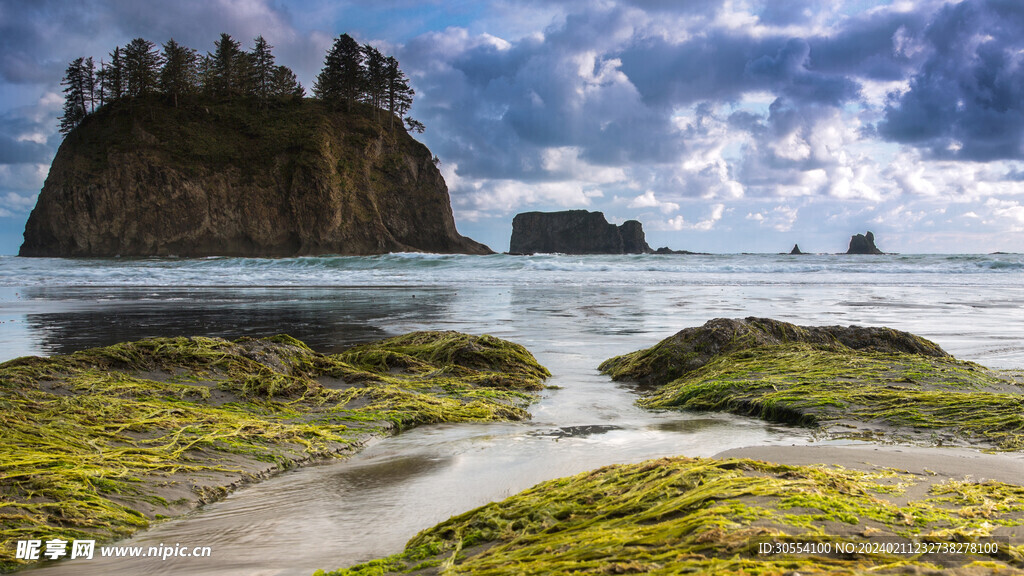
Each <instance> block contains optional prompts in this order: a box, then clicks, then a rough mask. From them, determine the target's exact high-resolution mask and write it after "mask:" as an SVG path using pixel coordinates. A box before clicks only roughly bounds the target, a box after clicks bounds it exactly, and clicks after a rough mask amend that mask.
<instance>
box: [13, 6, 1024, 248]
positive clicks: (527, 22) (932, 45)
mask: <svg viewBox="0 0 1024 576" xmlns="http://www.w3.org/2000/svg"><path fill="white" fill-rule="evenodd" d="M222 32H226V33H228V34H231V35H232V36H233V37H235V38H236V39H238V40H240V41H242V44H243V47H245V48H247V49H250V48H251V47H252V39H253V38H255V37H256V36H257V35H259V34H262V35H263V36H264V37H265V38H266V39H267V40H268V41H269V42H270V44H271V45H273V46H274V54H275V55H276V57H277V61H278V63H280V64H285V65H287V66H289V67H291V68H292V69H293V70H295V72H296V73H297V75H298V77H299V80H300V81H301V82H302V83H303V85H305V86H306V87H307V89H308V88H309V87H311V86H312V84H313V79H314V78H315V76H316V74H317V73H318V72H319V70H320V68H321V67H322V65H323V58H324V54H325V53H326V51H327V49H328V48H329V46H330V44H331V43H332V41H333V39H334V38H335V37H337V36H338V35H339V34H341V33H348V34H350V35H351V36H353V37H354V38H356V39H357V40H358V41H359V42H361V43H371V44H373V45H374V46H376V47H377V48H379V49H380V50H381V51H382V52H384V53H385V54H390V55H394V56H395V57H396V58H398V60H399V62H400V63H401V66H402V69H403V70H404V71H405V72H406V74H407V75H408V76H409V77H410V79H411V81H412V85H413V87H414V89H415V90H416V100H415V103H414V105H413V108H412V110H411V112H410V114H411V115H412V116H413V117H415V118H417V119H418V120H420V121H422V122H423V123H424V124H425V125H426V128H427V129H426V132H424V133H423V134H417V135H415V136H416V138H417V139H419V140H421V141H422V142H423V143H424V144H426V145H427V146H428V147H429V148H430V149H431V151H432V152H433V153H434V154H435V155H436V156H437V157H438V158H439V159H440V168H441V171H442V173H443V175H444V177H445V180H446V182H447V184H448V188H449V192H450V194H451V198H452V207H453V211H454V213H455V219H456V224H457V225H458V228H459V231H460V232H461V233H462V234H464V235H467V236H470V237H472V238H474V239H476V240H478V241H481V242H484V243H486V244H488V245H490V246H491V247H492V248H493V249H495V250H498V251H503V250H507V249H508V241H509V237H510V234H511V223H512V218H513V216H514V215H515V214H516V213H518V212H525V211H532V210H542V211H554V210H568V209H587V210H596V211H601V212H603V213H604V214H605V216H606V217H607V218H608V220H609V221H611V222H615V223H622V222H624V221H626V220H630V219H635V220H639V221H640V222H642V223H643V226H644V230H645V232H646V234H647V239H648V242H649V243H650V244H651V246H652V247H660V246H669V247H671V248H674V249H685V250H692V251H703V252H716V253H734V252H783V251H785V252H788V251H789V250H790V248H792V246H793V244H795V243H799V245H800V248H801V249H802V250H803V251H805V252H843V251H845V250H846V247H847V245H848V243H849V238H850V236H851V235H853V234H856V233H863V232H865V231H867V230H871V231H873V232H874V234H875V238H876V242H877V244H878V246H879V248H881V249H882V250H884V251H889V252H901V253H988V252H993V251H1007V252H1024V2H1020V1H1019V0H964V1H961V2H955V1H932V0H891V1H873V0H843V1H835V0H688V1H686V2H676V1H672V0H579V1H577V0H521V1H510V0H489V1H479V2H477V1H468V0H460V1H451V0H446V1H442V0H434V1H430V0H428V1H414V0H372V1H364V0H342V1H337V0H330V1H328V0H312V1H309V0H178V1H175V2H161V3H155V2H139V1H138V0H78V1H75V2H71V1H64V0H0V254H13V253H16V252H17V249H18V246H20V244H21V241H22V233H23V232H24V226H25V221H26V219H27V218H28V214H29V212H30V211H31V209H32V207H33V206H34V205H35V200H36V196H37V195H38V193H39V190H40V189H41V188H42V185H43V182H44V180H45V178H46V175H47V172H48V170H49V165H50V162H51V160H52V159H53V156H54V154H55V153H56V150H57V147H58V146H59V145H60V142H61V135H60V134H59V133H58V131H57V118H58V116H59V115H60V112H61V106H62V102H63V100H62V93H61V86H60V80H61V77H62V76H63V73H64V69H65V68H66V66H67V64H68V62H70V61H71V60H73V59H74V58H77V57H80V56H92V57H94V58H95V59H96V60H97V61H99V60H100V59H101V58H106V55H107V54H108V53H109V52H110V51H112V50H113V48H114V47H115V46H118V45H124V44H126V43H128V42H129V41H131V39H133V38H136V37H140V36H141V37H144V38H146V39H148V40H151V41H153V42H156V43H157V44H163V43H164V42H166V41H167V40H168V39H170V38H174V39H175V40H176V41H178V42H179V43H182V44H185V45H188V46H191V47H193V48H196V49H199V50H200V51H202V52H208V51H212V50H213V42H214V40H216V39H217V38H218V37H219V35H220V33H222Z"/></svg>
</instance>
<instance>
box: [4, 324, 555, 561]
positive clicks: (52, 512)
mask: <svg viewBox="0 0 1024 576" xmlns="http://www.w3.org/2000/svg"><path fill="white" fill-rule="evenodd" d="M547 376H548V371H547V370H546V369H545V368H544V367H543V366H541V365H540V364H538V363H537V361H536V360H535V359H534V358H533V356H532V355H531V354H530V353H529V352H528V351H527V350H526V349H525V348H523V347H522V346H519V345H517V344H514V343H511V342H507V341H505V340H501V339H498V338H494V337H491V336H471V335H467V334H461V333H457V332H415V333H412V334H407V335H405V336H399V337H396V338H391V339H387V340H383V341H379V342H373V343H369V344H365V345H362V346H358V347H355V348H353V349H350V350H347V351H345V352H342V353H340V354H336V355H324V354H318V353H316V352H314V351H313V350H311V349H309V347H307V346H306V345H305V344H303V343H302V342H300V341H298V340H296V339H294V338H292V337H290V336H285V335H280V336H273V337H270V338H261V339H253V338H242V339H239V340H235V341H228V340H224V339H220V338H198V337H197V338H154V339H148V340H141V341H138V342H127V343H122V344H116V345H113V346H108V347H104V348H95V349H90V350H84V351H81V352H76V353H74V354H69V355H64V356H54V357H51V358H39V357H25V358H19V359H16V360H12V361H9V362H6V363H3V364H0V421H3V423H4V425H3V426H2V427H0V462H2V463H3V475H2V476H0V495H2V498H3V500H2V502H0V553H2V555H0V558H2V559H3V560H0V569H3V568H10V567H13V566H14V564H13V563H12V562H11V560H10V559H12V558H13V557H14V546H15V542H16V541H17V540H19V539H29V538H40V537H43V536H45V537H46V538H48V539H49V538H55V537H60V538H64V539H66V540H70V539H75V538H79V539H81V538H87V539H99V540H109V539H111V538H114V537H118V536H123V535H127V534H129V533H131V532H133V531H135V530H138V529H140V528H144V527H146V526H147V525H148V524H149V522H150V521H151V520H152V519H153V518H155V517H157V516H170V515H174V514H179V513H182V512H185V511H187V510H188V509H190V508H192V507H194V506H195V505H197V504H200V503H203V502H206V501H209V500H212V499H216V498H219V497H222V496H223V495H225V494H226V493H227V492H228V491H229V490H230V488H231V487H233V486H236V485H238V484H239V483H240V482H244V481H248V480H252V479H255V478H259V477H262V476H264V475H266V474H268V473H271V472H273V471H275V470H279V469H284V468H288V467H291V466H294V465H295V464H296V463H298V462H303V461H307V460H310V459H313V458H322V457H329V456H336V455H343V454H348V453H351V452H352V451H353V450H354V449H356V448H358V447H359V446H361V445H362V443H363V442H364V441H365V439H366V438H368V437H369V436H371V435H377V434H382V433H387V432H388V431H396V430H401V429H405V428H409V427H412V426H416V425H419V424H426V423H435V422H465V421H488V420H519V419H523V418H527V417H529V414H528V413H527V412H526V410H525V407H526V406H528V405H529V404H530V403H531V402H532V401H533V400H534V398H535V397H534V395H532V394H531V393H530V392H531V391H534V390H537V389H539V388H540V387H541V382H542V381H543V379H544V378H546V377H547Z"/></svg>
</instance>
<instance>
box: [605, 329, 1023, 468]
mask: <svg viewBox="0 0 1024 576" xmlns="http://www.w3.org/2000/svg"><path fill="white" fill-rule="evenodd" d="M600 369H601V370H602V371H603V372H605V373H607V374H610V375H611V376H612V378H613V379H615V380H623V379H626V380H634V381H638V382H641V383H643V384H647V385H651V386H654V387H655V389H654V391H653V392H651V393H650V394H649V395H647V396H646V397H644V398H642V399H641V400H640V404H641V405H642V406H645V407H648V408H677V409H690V410H722V411H729V412H734V413H738V414H745V415H753V416H758V417H760V418H764V419H766V420H772V421H780V422H787V423H794V424H805V425H817V426H820V427H821V429H822V430H823V431H825V432H826V433H827V434H829V435H832V436H837V437H864V436H871V437H877V436H882V437H886V438H892V439H909V440H921V441H927V442H930V443H937V444H949V443H953V444H958V443H959V444H970V445H978V444H983V445H985V446H987V447H995V448H999V449H1003V450H1020V449H1024V387H1022V386H1021V383H1020V381H1019V379H1018V378H1014V377H1012V376H1011V375H1010V374H1009V373H999V372H996V371H992V370H988V369H986V368H984V367H982V366H979V365H978V364H974V363H971V362H964V361H960V360H956V359H955V358H953V357H951V356H949V355H948V354H946V353H945V352H944V351H943V350H942V349H941V348H940V347H939V346H937V345H936V344H934V343H932V342H930V341H928V340H925V339H923V338H920V337H918V336H914V335H913V334H909V333H906V332H900V331H898V330H892V329H888V328H861V327H856V326H851V327H839V326H827V327H801V326H795V325H793V324H788V323H785V322H779V321H776V320H769V319H762V318H747V319H745V320H726V319H717V320H711V321H709V322H708V323H706V324H705V325H704V326H702V327H699V328H688V329H686V330H683V331H681V332H679V333H678V334H676V335H675V336H672V337H670V338H668V339H666V340H663V341H662V342H660V343H659V344H657V345H655V346H653V347H651V348H648V349H646V350H640V351H637V352H633V353H631V354H626V355H623V356H618V357H615V358H611V359H609V360H606V361H605V362H604V363H602V364H601V367H600Z"/></svg>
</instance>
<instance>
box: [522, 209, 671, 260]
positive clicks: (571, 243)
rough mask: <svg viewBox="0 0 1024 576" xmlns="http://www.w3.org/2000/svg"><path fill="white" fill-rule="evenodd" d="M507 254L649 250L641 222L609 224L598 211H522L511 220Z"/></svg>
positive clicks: (630, 252) (648, 252) (617, 252)
mask: <svg viewBox="0 0 1024 576" xmlns="http://www.w3.org/2000/svg"><path fill="white" fill-rule="evenodd" d="M508 251H509V253H510V254H536V253H538V252H540V253H555V252H558V253H562V254H650V253H652V252H653V250H651V247H650V246H648V245H647V241H646V239H645V238H644V229H643V226H642V225H641V224H640V223H639V222H637V221H636V220H627V221H626V222H623V223H622V225H621V226H616V225H615V224H609V223H608V221H607V220H605V217H604V214H602V213H601V212H588V211H586V210H566V211H563V212H523V213H520V214H516V217H515V218H514V219H513V220H512V240H511V241H510V242H509V250H508Z"/></svg>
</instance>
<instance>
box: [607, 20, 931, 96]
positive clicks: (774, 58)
mask: <svg viewBox="0 0 1024 576" xmlns="http://www.w3.org/2000/svg"><path fill="white" fill-rule="evenodd" d="M769 4H770V5H771V6H776V4H773V3H769ZM782 4H789V5H791V6H792V7H793V8H792V9H793V10H797V8H798V7H800V8H799V11H801V12H802V11H803V8H802V6H804V4H803V3H799V2H792V3H782ZM924 23H925V16H924V15H921V14H916V13H891V12H879V13H874V14H867V15H863V16H857V17H852V18H849V19H848V20H846V21H845V22H844V24H843V27H842V28H841V29H839V30H835V31H831V32H830V33H829V34H828V35H821V36H808V37H806V38H794V37H789V36H781V35H767V36H764V37H761V36H757V37H755V36H751V35H746V34H744V33H743V32H742V31H735V30H710V31H708V32H707V33H704V34H699V35H695V36H693V37H692V38H690V39H688V40H686V41H684V42H679V43H673V42H671V41H669V40H667V39H665V38H661V37H655V38H637V39H636V41H635V42H634V43H633V45H631V46H629V47H626V48H624V49H623V50H622V53H621V56H620V57H621V59H622V63H623V71H624V72H625V73H626V74H627V75H628V76H629V78H630V80H631V81H632V82H633V84H634V85H636V87H637V89H639V90H640V93H641V94H642V95H643V98H644V101H645V102H646V103H648V104H649V105H651V106H678V105H687V104H690V103H692V102H696V101H699V100H703V99H709V98H711V99H724V100H731V99H736V98H738V97H739V96H740V95H742V94H743V93H744V92H749V91H758V90H768V91H772V92H773V93H775V94H777V95H780V96H786V97H787V98H789V99H792V100H794V101H796V102H807V103H813V104H828V105H833V106H836V105H841V104H842V103H844V102H849V101H853V100H857V99H858V97H859V91H860V81H861V80H863V79H868V80H898V79H901V78H905V77H906V76H907V74H908V73H909V71H910V70H911V69H912V67H913V66H914V65H915V58H914V56H913V55H912V54H910V53H908V52H906V51H901V50H899V46H898V43H899V41H900V39H901V38H903V37H908V38H912V37H913V35H914V34H915V33H919V32H920V31H921V29H923V27H924Z"/></svg>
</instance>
